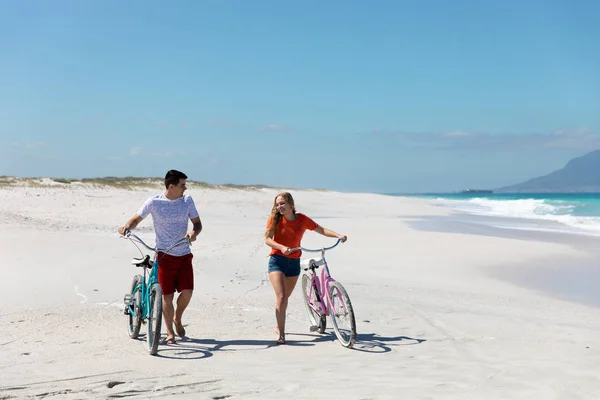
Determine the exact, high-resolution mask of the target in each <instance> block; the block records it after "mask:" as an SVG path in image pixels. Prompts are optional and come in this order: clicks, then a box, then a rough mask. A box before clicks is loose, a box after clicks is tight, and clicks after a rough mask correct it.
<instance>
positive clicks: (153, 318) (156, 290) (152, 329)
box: [146, 283, 162, 355]
mask: <svg viewBox="0 0 600 400" xmlns="http://www.w3.org/2000/svg"><path fill="white" fill-rule="evenodd" d="M149 301H150V304H149V307H150V313H149V315H148V334H147V335H146V344H147V345H148V352H149V353H150V354H151V355H154V354H156V352H157V351H158V343H159V342H160V328H161V324H162V287H161V286H160V284H158V283H155V284H154V285H152V288H151V289H150V299H149Z"/></svg>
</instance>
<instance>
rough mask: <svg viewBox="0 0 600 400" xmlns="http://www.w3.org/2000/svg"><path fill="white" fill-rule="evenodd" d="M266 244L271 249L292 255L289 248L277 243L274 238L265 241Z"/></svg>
mask: <svg viewBox="0 0 600 400" xmlns="http://www.w3.org/2000/svg"><path fill="white" fill-rule="evenodd" d="M265 244H266V245H267V246H269V247H271V248H272V249H275V250H279V251H280V252H282V253H283V254H290V253H291V251H290V248H289V247H287V246H284V245H282V244H279V243H277V242H276V241H275V240H274V239H273V238H272V237H268V238H266V239H265Z"/></svg>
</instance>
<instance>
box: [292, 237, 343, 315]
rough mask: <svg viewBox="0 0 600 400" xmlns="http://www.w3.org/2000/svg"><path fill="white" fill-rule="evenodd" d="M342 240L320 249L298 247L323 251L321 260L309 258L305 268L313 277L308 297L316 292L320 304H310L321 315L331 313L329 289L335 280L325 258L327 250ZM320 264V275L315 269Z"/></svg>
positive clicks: (303, 249)
mask: <svg viewBox="0 0 600 400" xmlns="http://www.w3.org/2000/svg"><path fill="white" fill-rule="evenodd" d="M340 242H341V240H340V239H338V241H337V242H336V244H334V245H333V246H330V247H325V248H322V249H318V250H311V249H306V248H303V247H300V248H297V249H300V250H302V251H305V252H308V253H319V252H320V253H321V259H320V260H318V261H315V260H312V259H311V260H309V261H308V266H307V267H306V268H305V269H306V270H309V271H310V273H309V274H310V277H311V280H310V290H309V292H308V298H309V299H311V298H312V294H313V293H315V297H316V298H317V300H318V301H319V303H318V304H309V306H310V307H311V308H312V309H313V310H314V311H315V312H316V313H317V314H319V315H329V313H330V309H331V304H332V302H331V295H330V293H329V290H328V289H329V285H330V284H331V283H332V282H335V279H333V277H332V276H331V274H330V273H329V266H328V265H327V260H326V258H325V252H326V251H327V250H331V249H333V248H334V247H336V246H337V245H338V244H340ZM294 250H295V249H294ZM319 266H322V269H321V276H320V277H319V275H318V274H317V273H316V272H315V269H316V268H317V267H319ZM343 306H344V308H345V307H346V306H345V304H344V305H343Z"/></svg>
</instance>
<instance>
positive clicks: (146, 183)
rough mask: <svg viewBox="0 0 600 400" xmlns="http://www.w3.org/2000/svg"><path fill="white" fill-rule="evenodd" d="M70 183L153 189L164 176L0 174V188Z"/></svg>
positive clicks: (248, 187) (233, 186)
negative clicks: (37, 175) (95, 176)
mask: <svg viewBox="0 0 600 400" xmlns="http://www.w3.org/2000/svg"><path fill="white" fill-rule="evenodd" d="M187 183H188V187H189V188H205V189H217V190H218V189H221V190H223V189H227V190H259V189H264V188H269V187H270V186H267V185H261V184H257V185H239V184H233V183H227V184H221V185H219V184H211V183H206V182H202V181H194V180H188V181H187ZM72 185H85V186H92V187H99V188H102V187H106V188H115V189H123V190H143V189H154V188H162V187H163V185H164V178H159V177H156V178H152V177H134V176H127V177H115V176H106V177H97V178H82V179H75V178H64V177H27V178H22V177H14V176H0V188H5V187H19V186H26V187H56V188H60V187H64V188H68V187H71V186H72Z"/></svg>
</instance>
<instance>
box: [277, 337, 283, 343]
mask: <svg viewBox="0 0 600 400" xmlns="http://www.w3.org/2000/svg"><path fill="white" fill-rule="evenodd" d="M277 344H285V336H284V335H279V339H277Z"/></svg>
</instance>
